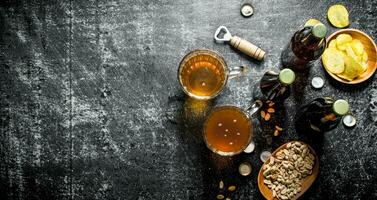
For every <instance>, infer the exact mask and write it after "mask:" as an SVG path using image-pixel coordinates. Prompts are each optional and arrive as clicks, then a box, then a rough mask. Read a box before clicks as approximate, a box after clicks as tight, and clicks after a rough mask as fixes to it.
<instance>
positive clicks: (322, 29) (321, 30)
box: [312, 23, 327, 38]
mask: <svg viewBox="0 0 377 200" xmlns="http://www.w3.org/2000/svg"><path fill="white" fill-rule="evenodd" d="M312 33H313V35H314V36H316V37H318V38H324V37H325V36H326V33H327V28H326V26H325V25H324V24H322V23H319V24H316V25H314V26H313V29H312Z"/></svg>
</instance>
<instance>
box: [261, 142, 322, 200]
mask: <svg viewBox="0 0 377 200" xmlns="http://www.w3.org/2000/svg"><path fill="white" fill-rule="evenodd" d="M275 156H276V157H274V156H271V157H270V160H269V162H268V163H267V162H266V164H264V166H263V167H262V169H263V176H264V177H265V179H264V180H263V183H264V184H265V185H267V187H268V188H270V190H271V191H272V193H273V197H274V198H277V199H291V198H294V196H295V195H297V194H298V193H300V191H301V183H302V180H303V179H304V178H306V177H307V176H309V175H310V174H312V170H313V166H314V159H315V157H314V155H313V154H312V153H311V152H310V150H309V148H308V146H307V145H305V144H302V143H300V142H292V143H288V144H287V145H286V146H285V148H283V149H282V150H280V151H278V152H277V153H276V155H275Z"/></svg>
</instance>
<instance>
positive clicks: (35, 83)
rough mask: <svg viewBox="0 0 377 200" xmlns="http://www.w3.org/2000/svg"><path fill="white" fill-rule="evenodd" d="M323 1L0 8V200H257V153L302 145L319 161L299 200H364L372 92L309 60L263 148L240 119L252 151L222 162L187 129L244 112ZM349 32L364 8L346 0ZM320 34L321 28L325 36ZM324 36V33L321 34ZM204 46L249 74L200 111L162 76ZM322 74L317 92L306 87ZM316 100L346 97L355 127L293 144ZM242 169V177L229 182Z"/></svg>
mask: <svg viewBox="0 0 377 200" xmlns="http://www.w3.org/2000/svg"><path fill="white" fill-rule="evenodd" d="M335 2H336V1H309V0H308V1H293V0H288V1H283V0H281V1H277V0H273V1H272V0H271V1H254V7H255V13H254V15H253V16H252V17H251V18H243V17H242V16H241V15H240V10H239V8H240V4H241V1H236V0H229V1H220V0H215V1H204V0H202V1H199V0H198V1H183V0H180V1H174V0H156V1H142V0H123V1H122V0H111V1H108V0H89V1H84V0H51V1H36V0H24V1H17V0H14V1H11V0H3V1H1V2H0V65H1V66H0V96H1V101H0V104H1V108H0V111H1V123H0V124H1V134H0V199H139V200H141V199H214V198H215V196H216V195H217V194H218V193H219V191H218V189H217V184H218V182H219V181H220V180H224V181H225V184H227V185H229V184H235V185H236V186H237V190H236V192H234V193H232V194H230V197H231V198H232V199H262V196H261V194H260V193H259V190H258V187H257V181H256V180H257V179H256V177H257V173H258V170H259V168H260V166H261V165H262V163H261V161H260V160H259V153H260V152H261V151H262V150H270V151H272V150H274V149H275V148H276V147H278V146H279V145H281V144H282V143H284V142H286V141H289V140H295V139H302V140H304V141H307V142H309V144H311V145H312V146H313V147H314V148H315V149H316V151H317V153H318V156H319V158H320V174H319V176H318V178H317V180H316V182H315V183H314V184H313V186H312V187H311V188H310V189H309V190H308V192H307V193H306V194H305V195H304V197H303V199H373V198H377V192H376V191H377V190H376V186H377V172H376V171H377V163H376V160H377V158H376V153H377V140H376V134H377V131H376V129H377V127H376V126H377V109H376V107H377V83H376V82H375V81H374V79H375V77H374V76H373V77H372V79H371V80H369V81H368V82H366V83H364V84H362V85H359V86H351V87H348V86H345V85H341V84H338V83H336V82H334V81H331V79H330V77H328V76H327V75H326V74H325V72H324V71H323V69H322V67H321V64H320V62H316V63H315V65H314V67H313V68H312V69H311V71H310V73H309V75H308V77H309V78H305V75H303V74H301V75H299V76H300V79H299V82H297V83H296V85H295V86H294V93H293V95H292V96H291V97H290V98H289V99H287V101H286V102H285V106H284V109H282V111H281V113H280V116H281V117H280V119H279V122H280V123H282V125H283V127H284V132H283V133H282V135H281V136H280V137H279V138H274V139H273V141H272V144H269V142H271V141H269V140H270V139H269V138H270V135H271V130H270V129H269V125H268V124H260V125H259V123H258V122H257V120H254V121H255V123H254V125H255V126H254V140H255V143H256V151H255V152H254V153H252V154H241V155H239V156H235V157H233V158H221V157H218V156H215V155H213V154H212V153H210V152H209V151H208V150H207V149H206V147H205V145H204V143H203V142H202V139H201V136H200V135H201V123H202V121H203V118H204V116H205V114H206V113H207V112H208V110H209V109H210V108H211V107H212V106H215V105H222V104H233V105H237V106H241V107H247V106H248V104H249V102H250V99H251V91H252V88H253V86H254V85H255V84H256V83H257V82H258V80H259V79H260V77H261V75H262V74H263V72H264V71H265V70H266V69H269V68H279V66H280V61H279V56H280V52H281V50H282V49H283V47H284V45H285V44H286V43H287V42H288V40H289V39H290V37H291V35H292V34H293V33H294V31H295V30H297V29H298V28H299V27H300V26H301V25H302V24H303V23H304V22H305V21H306V20H307V19H309V18H317V19H320V20H322V21H323V22H325V24H326V25H328V22H327V21H326V18H325V17H326V11H327V8H328V7H329V5H331V4H334V3H335ZM344 4H345V5H346V6H347V7H348V9H349V11H350V22H351V25H350V27H352V28H358V29H361V30H363V31H365V32H366V33H368V34H369V35H370V36H372V37H373V38H377V29H376V25H377V23H376V21H377V15H376V11H377V1H374V0H364V1H357V2H356V1H346V2H344ZM219 25H226V26H227V27H228V28H229V30H230V31H231V32H232V33H234V34H236V35H238V36H241V37H244V38H246V39H248V40H250V41H252V42H254V43H255V44H258V45H260V46H261V47H262V48H263V49H265V50H266V51H267V57H266V59H265V60H264V61H263V62H261V63H257V62H255V61H253V60H251V59H249V58H248V57H246V56H244V55H242V54H240V53H239V52H236V51H234V50H233V49H232V48H230V47H229V46H228V45H224V44H215V43H214V42H213V38H212V36H213V33H214V31H215V30H216V28H217V27H218V26H219ZM329 27H330V26H329ZM335 30H336V29H334V28H332V27H331V28H330V30H329V32H330V33H331V32H333V31H335ZM196 48H209V49H213V50H215V51H217V52H219V53H220V54H221V55H223V56H224V58H225V59H226V61H227V63H228V65H229V66H239V65H241V64H245V65H249V66H251V69H252V70H251V72H250V73H249V75H248V76H247V77H244V78H239V79H238V80H232V81H230V82H229V84H228V85H227V87H226V89H225V90H224V91H223V92H222V94H221V95H220V96H219V97H218V98H217V99H216V100H214V101H212V102H210V103H203V102H197V101H193V100H190V99H188V98H186V97H185V95H183V92H182V91H181V90H180V88H179V85H178V81H177V79H176V71H177V67H178V63H179V61H180V59H181V58H182V57H183V56H184V55H185V54H186V53H188V52H189V51H190V50H193V49H196ZM314 74H315V75H321V76H323V77H325V82H326V84H325V87H324V88H323V89H322V90H319V91H318V90H314V89H312V88H311V87H310V85H309V84H308V82H309V80H310V78H311V77H313V75H314ZM317 96H334V97H336V98H346V99H348V100H349V102H350V104H351V106H352V112H353V113H354V114H355V115H356V116H357V118H358V124H357V126H356V127H355V128H353V129H346V128H345V127H344V126H343V125H339V127H338V128H337V129H336V130H333V131H331V132H328V133H325V134H324V135H321V136H320V135H318V136H315V139H313V137H308V136H307V135H305V134H304V133H301V134H299V133H296V132H295V130H294V127H293V124H294V119H293V116H294V115H295V113H296V110H297V109H298V107H299V106H300V105H301V104H303V103H305V102H308V101H309V100H310V99H312V98H314V97H317ZM243 161H249V162H250V163H251V164H252V166H253V172H252V175H251V176H249V177H240V176H239V175H238V174H237V172H236V167H237V166H238V164H239V163H241V162H243Z"/></svg>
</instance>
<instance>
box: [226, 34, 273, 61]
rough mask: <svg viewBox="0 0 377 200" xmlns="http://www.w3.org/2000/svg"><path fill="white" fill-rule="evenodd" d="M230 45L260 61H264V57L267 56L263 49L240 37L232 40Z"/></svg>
mask: <svg viewBox="0 0 377 200" xmlns="http://www.w3.org/2000/svg"><path fill="white" fill-rule="evenodd" d="M229 43H230V45H232V46H233V47H234V48H236V49H238V50H240V51H241V52H243V53H244V54H246V55H248V56H250V57H253V58H255V59H257V60H259V61H261V60H263V58H264V55H265V54H266V52H264V51H263V50H262V49H261V48H259V47H257V46H256V45H254V44H252V43H251V42H249V41H247V40H245V39H242V38H240V37H238V36H233V37H232V38H230V41H229Z"/></svg>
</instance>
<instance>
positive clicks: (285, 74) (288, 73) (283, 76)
mask: <svg viewBox="0 0 377 200" xmlns="http://www.w3.org/2000/svg"><path fill="white" fill-rule="evenodd" d="M295 78H296V75H295V73H294V72H293V71H292V70H291V69H288V68H285V69H283V70H281V71H280V73H279V80H280V82H282V83H283V84H286V85H290V84H292V83H293V81H295Z"/></svg>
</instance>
